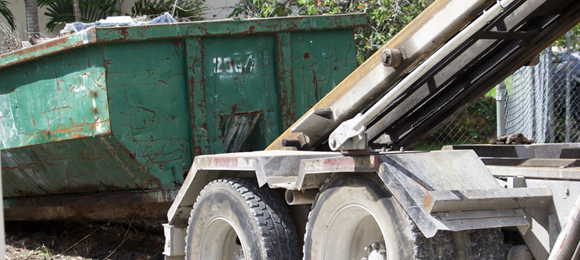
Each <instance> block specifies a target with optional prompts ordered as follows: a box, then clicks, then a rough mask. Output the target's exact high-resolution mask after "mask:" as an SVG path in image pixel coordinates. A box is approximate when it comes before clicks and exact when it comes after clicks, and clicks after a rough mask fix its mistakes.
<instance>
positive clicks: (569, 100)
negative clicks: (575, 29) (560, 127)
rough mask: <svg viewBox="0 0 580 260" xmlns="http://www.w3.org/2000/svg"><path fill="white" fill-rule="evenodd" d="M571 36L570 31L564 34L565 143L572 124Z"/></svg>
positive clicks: (568, 137)
mask: <svg viewBox="0 0 580 260" xmlns="http://www.w3.org/2000/svg"><path fill="white" fill-rule="evenodd" d="M571 35H572V33H571V32H570V31H568V33H566V48H567V50H566V143H569V142H570V128H571V127H572V126H571V124H570V123H571V122H572V111H571V106H572V104H571V103H572V96H571V84H570V83H571V82H570V76H571V74H572V71H571V69H570V65H571V63H570V61H571V60H572V59H571V58H572V57H571V55H572V51H571V49H572V48H570V36H571Z"/></svg>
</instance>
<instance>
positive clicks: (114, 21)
mask: <svg viewBox="0 0 580 260" xmlns="http://www.w3.org/2000/svg"><path fill="white" fill-rule="evenodd" d="M163 23H177V21H176V20H175V19H174V18H173V16H171V14H169V13H168V12H164V13H163V14H161V15H160V16H157V17H156V18H155V19H153V20H151V21H146V22H141V21H135V20H134V19H133V18H131V17H130V16H110V17H107V19H101V20H99V21H96V22H94V23H82V22H74V23H67V24H66V25H65V26H64V29H62V30H60V35H65V34H69V33H77V32H80V31H82V30H86V29H88V28H92V27H96V26H117V25H118V26H134V25H148V24H163Z"/></svg>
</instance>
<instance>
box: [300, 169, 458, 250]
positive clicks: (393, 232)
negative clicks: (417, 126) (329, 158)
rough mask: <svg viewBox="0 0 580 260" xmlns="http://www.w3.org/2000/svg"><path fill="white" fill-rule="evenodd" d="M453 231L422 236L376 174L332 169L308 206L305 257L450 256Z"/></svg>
mask: <svg viewBox="0 0 580 260" xmlns="http://www.w3.org/2000/svg"><path fill="white" fill-rule="evenodd" d="M452 251H453V250H452V246H451V234H450V233H449V232H441V231H440V232H438V233H437V235H436V236H435V237H433V238H430V239H427V238H425V237H424V236H423V235H422V234H421V232H420V231H419V230H418V229H417V228H416V226H415V224H414V223H413V222H412V221H411V220H410V219H409V217H408V215H407V214H406V213H405V211H404V210H403V209H402V208H401V206H400V205H399V203H398V202H397V201H396V200H395V198H394V197H393V196H392V195H391V193H390V192H389V191H388V190H387V188H386V187H385V186H384V185H383V182H382V181H381V180H380V179H379V178H378V177H377V176H376V175H374V174H356V175H342V176H340V175H335V176H333V177H331V178H330V179H329V180H327V183H326V184H325V185H324V186H323V187H322V188H321V191H320V193H319V194H318V196H317V199H316V201H315V203H314V205H313V207H312V211H311V212H310V216H309V219H308V224H307V225H306V235H305V239H304V259H306V260H314V259H316V260H330V259H333V260H338V259H357V260H358V259H365V258H366V259H389V260H391V259H451V254H452Z"/></svg>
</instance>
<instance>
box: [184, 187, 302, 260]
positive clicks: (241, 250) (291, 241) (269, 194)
mask: <svg viewBox="0 0 580 260" xmlns="http://www.w3.org/2000/svg"><path fill="white" fill-rule="evenodd" d="M185 249H186V252H185V254H186V259H203V260H205V259H219V260H238V259H298V258H299V257H300V251H299V250H300V248H299V245H298V236H297V235H296V230H295V227H294V224H293V223H292V219H291V217H290V215H289V213H288V209H287V207H286V205H285V204H284V202H283V201H282V199H281V198H280V197H279V196H278V195H277V194H275V193H274V192H273V191H272V190H270V189H268V188H267V187H264V188H259V187H258V185H257V184H256V183H255V181H253V180H251V179H219V180H216V181H213V182H211V183H209V184H208V185H206V186H205V188H204V189H203V190H202V191H201V193H200V195H199V196H198V197H197V201H196V202H195V205H194V206H193V209H192V210H191V216H190V218H189V227H188V228H187V238H186V248H185Z"/></svg>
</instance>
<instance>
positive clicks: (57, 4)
mask: <svg viewBox="0 0 580 260" xmlns="http://www.w3.org/2000/svg"><path fill="white" fill-rule="evenodd" d="M0 1H2V0H0ZM39 1H49V0H39ZM50 1H52V2H51V3H50V4H49V5H48V8H47V12H46V13H44V14H45V15H46V16H48V17H50V19H49V21H48V23H46V28H48V30H49V31H52V30H54V28H55V27H56V26H57V25H60V24H66V23H73V22H74V21H75V18H74V14H73V6H72V1H71V0H50ZM116 5H117V2H116V0H80V1H79V7H80V9H81V22H85V23H92V22H95V21H98V20H99V19H105V18H107V16H113V15H119V14H121V11H119V10H118V9H116Z"/></svg>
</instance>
